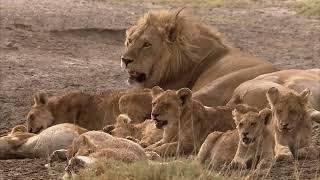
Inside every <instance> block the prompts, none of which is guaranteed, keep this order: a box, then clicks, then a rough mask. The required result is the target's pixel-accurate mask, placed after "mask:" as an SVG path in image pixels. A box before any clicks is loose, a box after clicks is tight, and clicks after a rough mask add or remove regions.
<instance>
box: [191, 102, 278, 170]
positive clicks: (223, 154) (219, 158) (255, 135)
mask: <svg viewBox="0 0 320 180" xmlns="http://www.w3.org/2000/svg"><path fill="white" fill-rule="evenodd" d="M232 114H233V117H234V120H235V123H236V124H237V129H235V130H232V131H227V132H218V131H216V132H212V133H211V134H209V135H208V137H207V138H206V140H205V141H204V143H203V144H202V146H201V148H200V150H199V153H198V156H197V161H198V162H199V163H201V164H207V163H208V165H210V166H211V167H214V168H221V167H223V166H224V165H226V164H229V163H231V166H232V167H236V168H243V169H246V168H255V167H256V165H257V164H258V166H257V167H258V168H264V167H266V165H270V163H271V162H272V160H273V157H274V153H273V148H274V140H273V139H274V138H273V133H272V129H270V127H269V123H270V121H271V110H270V109H268V108H266V109H263V110H261V111H260V112H258V111H257V109H255V108H252V107H248V106H242V105H241V106H237V107H236V109H235V110H234V111H233V112H232Z"/></svg>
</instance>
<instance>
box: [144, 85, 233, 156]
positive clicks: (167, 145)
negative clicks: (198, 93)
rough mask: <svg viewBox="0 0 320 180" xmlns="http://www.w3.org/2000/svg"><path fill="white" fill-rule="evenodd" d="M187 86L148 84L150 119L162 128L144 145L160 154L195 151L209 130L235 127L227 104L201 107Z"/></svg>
mask: <svg viewBox="0 0 320 180" xmlns="http://www.w3.org/2000/svg"><path fill="white" fill-rule="evenodd" d="M191 96H192V92H191V90H190V89H188V88H182V89H180V90H178V91H173V90H166V91H163V89H161V88H160V87H159V86H155V87H153V88H152V97H153V99H152V113H151V116H152V119H153V120H154V121H155V123H156V127H157V128H159V129H164V133H163V137H162V139H161V140H160V141H158V142H157V143H155V144H153V145H151V146H148V147H147V149H148V150H153V151H155V152H157V153H158V154H160V155H162V156H163V155H168V156H173V155H176V154H177V153H178V154H190V153H192V152H197V151H198V150H199V148H200V146H201V144H202V142H203V141H204V140H205V138H206V136H207V135H208V134H209V133H210V132H212V131H226V130H229V129H233V128H234V127H235V124H234V121H233V119H232V114H231V108H229V107H205V106H203V105H202V104H201V103H200V102H198V101H196V100H193V99H192V98H191Z"/></svg>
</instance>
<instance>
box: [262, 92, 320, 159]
mask: <svg viewBox="0 0 320 180" xmlns="http://www.w3.org/2000/svg"><path fill="white" fill-rule="evenodd" d="M309 94H310V91H309V90H308V89H305V90H304V91H302V92H301V93H300V94H298V93H295V92H287V93H281V92H280V91H279V90H278V89H277V88H275V87H272V88H270V89H269V90H268V92H267V98H268V101H269V103H270V106H271V108H272V113H273V116H272V118H273V119H272V123H273V124H272V125H273V130H274V133H275V156H276V159H277V160H282V159H293V158H310V159H316V158H319V156H320V152H319V151H320V149H319V147H316V146H314V145H312V141H311V133H312V126H311V118H310V115H309V113H308V110H307V108H308V106H307V105H308V97H309Z"/></svg>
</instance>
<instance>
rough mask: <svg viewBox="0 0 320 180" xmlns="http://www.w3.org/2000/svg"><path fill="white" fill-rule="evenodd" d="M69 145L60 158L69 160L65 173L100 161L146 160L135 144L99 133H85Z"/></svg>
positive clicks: (144, 154)
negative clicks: (64, 154)
mask: <svg viewBox="0 0 320 180" xmlns="http://www.w3.org/2000/svg"><path fill="white" fill-rule="evenodd" d="M71 144H72V145H71V146H70V147H69V148H68V150H67V151H65V152H66V156H62V157H68V159H69V161H68V166H67V168H66V171H67V173H71V172H76V171H77V170H78V168H82V167H86V166H88V165H90V164H93V163H96V162H97V161H98V160H101V159H113V160H117V161H123V162H127V163H130V162H135V161H143V160H147V154H146V153H145V151H144V150H143V148H142V147H141V146H139V145H138V144H137V143H134V142H132V141H130V140H127V139H123V138H116V137H113V136H111V135H109V134H107V133H104V132H101V131H89V132H86V133H84V134H82V135H80V136H79V137H78V138H75V139H74V141H73V143H71ZM61 152H62V151H61V150H59V151H56V152H54V153H53V154H52V155H51V159H52V158H54V156H60V155H59V154H60V153H61ZM60 157H61V156H60ZM65 160H66V159H65Z"/></svg>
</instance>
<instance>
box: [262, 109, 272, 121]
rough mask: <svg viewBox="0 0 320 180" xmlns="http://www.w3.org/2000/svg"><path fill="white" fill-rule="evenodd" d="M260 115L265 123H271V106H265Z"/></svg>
mask: <svg viewBox="0 0 320 180" xmlns="http://www.w3.org/2000/svg"><path fill="white" fill-rule="evenodd" d="M259 116H260V118H261V120H262V121H263V122H264V124H265V125H268V124H270V122H271V119H272V111H271V109H269V108H265V109H263V110H261V111H259Z"/></svg>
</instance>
